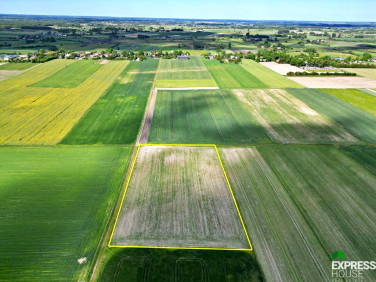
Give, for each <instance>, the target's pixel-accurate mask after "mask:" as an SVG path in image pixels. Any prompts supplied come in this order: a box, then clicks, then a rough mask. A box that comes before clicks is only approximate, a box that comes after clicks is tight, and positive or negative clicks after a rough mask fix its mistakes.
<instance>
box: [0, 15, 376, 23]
mask: <svg viewBox="0 0 376 282" xmlns="http://www.w3.org/2000/svg"><path fill="white" fill-rule="evenodd" d="M0 16H36V17H71V18H113V19H134V20H183V21H231V22H277V23H278V22H286V23H342V24H345V23H362V24H365V23H368V24H376V21H351V20H349V21H346V20H343V21H330V20H281V19H279V20H261V19H252V20H245V19H195V18H158V17H130V16H124V17H120V16H84V15H46V14H45V15H41V14H40V15H38V14H2V13H0Z"/></svg>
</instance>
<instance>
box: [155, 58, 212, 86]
mask: <svg viewBox="0 0 376 282" xmlns="http://www.w3.org/2000/svg"><path fill="white" fill-rule="evenodd" d="M216 86H217V84H216V82H215V81H214V79H213V77H212V76H211V74H210V72H209V71H208V70H207V69H206V67H205V65H204V64H203V62H202V61H201V59H200V58H199V57H194V56H192V57H191V58H190V59H189V60H179V59H170V60H161V65H160V67H159V70H158V77H157V83H156V87H157V88H180V87H216Z"/></svg>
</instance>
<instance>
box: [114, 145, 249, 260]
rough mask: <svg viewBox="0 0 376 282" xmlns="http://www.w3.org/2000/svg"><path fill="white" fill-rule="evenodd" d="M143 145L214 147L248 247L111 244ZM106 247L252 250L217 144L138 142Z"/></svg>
mask: <svg viewBox="0 0 376 282" xmlns="http://www.w3.org/2000/svg"><path fill="white" fill-rule="evenodd" d="M143 146H144V147H149V146H150V147H156V146H163V147H213V148H214V149H215V151H216V153H217V156H218V160H219V163H220V164H221V167H222V171H223V174H224V176H225V178H226V182H227V185H228V187H229V190H230V192H231V196H232V199H233V201H234V203H235V207H236V209H237V212H238V215H239V218H240V221H241V223H242V227H243V230H244V233H245V235H246V238H247V241H248V244H249V246H250V249H244V248H239V249H234V248H210V247H174V246H126V245H112V244H111V241H112V237H113V235H114V232H115V229H116V225H117V222H118V219H119V216H120V212H121V208H122V206H123V203H124V199H125V195H126V193H127V190H128V186H129V183H130V180H131V177H132V173H133V169H134V167H135V164H136V160H137V156H138V152H139V150H140V148H141V147H143ZM108 247H109V248H130V249H134V248H139V249H167V250H220V251H248V252H249V251H253V248H252V245H251V241H250V239H249V236H248V233H247V230H246V228H245V225H244V222H243V219H242V216H241V214H240V211H239V208H238V205H237V203H236V200H235V196H234V194H233V192H232V189H231V185H230V182H229V180H228V178H227V175H226V171H225V169H224V167H223V164H222V160H221V157H220V156H219V152H218V149H217V146H216V145H215V144H138V145H137V152H136V155H135V158H134V160H133V164H132V167H131V170H130V173H129V177H128V179H127V184H126V187H125V191H124V194H123V198H122V200H121V203H120V206H119V210H118V212H117V216H116V220H115V223H114V227H113V229H112V232H111V237H110V240H109V242H108Z"/></svg>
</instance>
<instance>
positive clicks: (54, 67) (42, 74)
mask: <svg viewBox="0 0 376 282" xmlns="http://www.w3.org/2000/svg"><path fill="white" fill-rule="evenodd" d="M74 62H75V61H74V60H53V61H49V62H47V63H44V64H40V65H38V66H36V67H34V68H33V69H31V70H29V71H27V72H24V73H22V74H20V75H18V76H16V77H13V78H11V79H7V80H5V81H2V82H0V91H1V92H0V93H1V96H0V99H4V96H6V95H5V94H12V93H14V92H20V89H21V88H23V89H24V87H26V86H28V85H30V84H33V83H36V82H38V81H40V80H42V79H44V78H46V77H48V76H50V75H52V74H54V73H56V72H58V71H59V70H61V69H62V68H64V67H66V66H68V65H70V64H72V63H74Z"/></svg>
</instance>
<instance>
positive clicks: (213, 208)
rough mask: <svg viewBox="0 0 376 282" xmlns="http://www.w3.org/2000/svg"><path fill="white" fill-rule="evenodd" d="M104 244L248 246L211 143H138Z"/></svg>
mask: <svg viewBox="0 0 376 282" xmlns="http://www.w3.org/2000/svg"><path fill="white" fill-rule="evenodd" d="M110 246H149V247H188V248H189V247H191V248H192V247H193V248H195V247H196V248H197V247H202V248H229V249H249V248H250V246H249V243H248V241H247V237H246V233H245V231H244V229H243V227H242V224H241V221H240V218H239V215H238V213H237V209H236V207H235V205H234V201H233V199H232V196H231V193H230V190H229V187H228V185H227V182H226V179H225V176H224V172H223V170H222V168H221V165H220V162H219V159H218V156H217V154H216V150H215V148H214V147H185V146H183V147H180V146H177V147H176V146H141V147H140V149H139V152H138V156H137V159H136V164H135V167H134V170H133V173H132V175H131V179H130V182H129V186H128V188H127V191H126V194H125V198H124V202H123V204H122V206H121V210H120V213H119V217H118V219H117V222H116V226H115V229H114V233H113V236H112V240H111V242H110Z"/></svg>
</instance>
